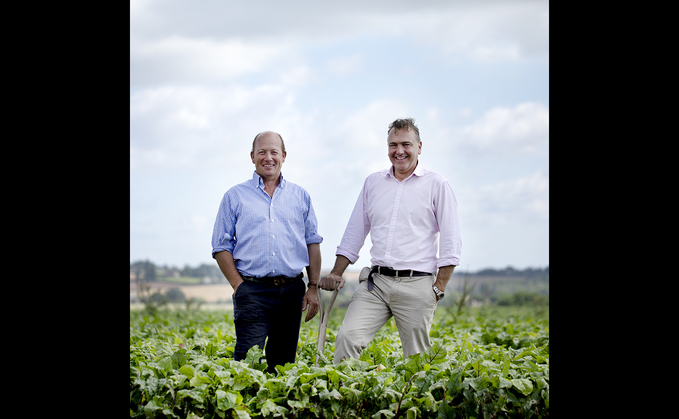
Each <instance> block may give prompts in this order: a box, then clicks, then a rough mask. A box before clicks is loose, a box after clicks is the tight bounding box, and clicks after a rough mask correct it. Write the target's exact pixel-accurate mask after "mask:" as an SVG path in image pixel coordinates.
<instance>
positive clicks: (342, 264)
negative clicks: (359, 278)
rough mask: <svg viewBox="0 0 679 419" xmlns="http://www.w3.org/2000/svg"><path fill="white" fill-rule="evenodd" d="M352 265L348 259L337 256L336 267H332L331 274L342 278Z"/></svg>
mask: <svg viewBox="0 0 679 419" xmlns="http://www.w3.org/2000/svg"><path fill="white" fill-rule="evenodd" d="M350 264H351V261H350V260H349V259H348V258H347V257H345V256H342V255H337V256H335V265H334V266H333V267H332V270H331V271H330V273H331V274H333V275H337V276H342V275H343V274H344V271H345V270H346V269H347V267H349V265H350Z"/></svg>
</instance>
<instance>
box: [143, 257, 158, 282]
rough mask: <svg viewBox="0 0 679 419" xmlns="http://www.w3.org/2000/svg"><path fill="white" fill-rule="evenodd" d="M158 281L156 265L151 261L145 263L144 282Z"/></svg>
mask: <svg viewBox="0 0 679 419" xmlns="http://www.w3.org/2000/svg"><path fill="white" fill-rule="evenodd" d="M155 280H156V265H154V264H153V262H150V261H149V260H146V261H145V262H144V281H146V282H152V281H155Z"/></svg>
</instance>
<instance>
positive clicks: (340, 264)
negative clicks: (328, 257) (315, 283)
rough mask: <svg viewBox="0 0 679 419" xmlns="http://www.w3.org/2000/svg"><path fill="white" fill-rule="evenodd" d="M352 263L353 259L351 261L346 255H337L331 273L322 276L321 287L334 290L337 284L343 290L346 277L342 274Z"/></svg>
mask: <svg viewBox="0 0 679 419" xmlns="http://www.w3.org/2000/svg"><path fill="white" fill-rule="evenodd" d="M350 264H351V261H349V259H347V257H346V256H342V255H337V256H336V257H335V265H334V266H333V267H332V270H331V271H330V273H329V274H328V275H326V276H324V277H323V278H321V281H320V287H321V289H324V290H326V291H334V290H335V286H337V287H338V289H340V290H341V289H342V288H343V287H344V278H342V274H344V271H345V270H346V269H347V267H348V266H349V265H350Z"/></svg>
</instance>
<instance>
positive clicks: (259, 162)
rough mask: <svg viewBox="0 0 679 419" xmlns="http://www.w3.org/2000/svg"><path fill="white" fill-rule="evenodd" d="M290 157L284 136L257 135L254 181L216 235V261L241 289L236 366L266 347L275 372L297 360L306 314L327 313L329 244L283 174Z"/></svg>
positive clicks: (222, 209) (230, 200)
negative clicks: (322, 281) (324, 276)
mask: <svg viewBox="0 0 679 419" xmlns="http://www.w3.org/2000/svg"><path fill="white" fill-rule="evenodd" d="M286 155H287V153H286V151H285V143H284V142H283V138H282V137H281V136H280V134H277V133H275V132H271V131H266V132H262V133H259V134H257V135H256V136H255V139H254V140H253V142H252V152H251V153H250V157H251V158H252V163H253V164H254V165H255V172H254V173H253V175H252V179H250V180H248V181H246V182H243V183H241V184H238V185H236V186H233V187H232V188H230V189H229V190H228V191H227V192H226V193H225V194H224V197H223V198H222V202H221V204H220V206H219V210H218V212H217V218H216V220H215V225H214V230H213V233H212V257H213V258H215V260H216V261H217V264H218V265H219V268H220V269H221V271H222V273H223V274H224V276H225V277H226V279H227V280H228V281H229V283H230V284H231V286H232V287H233V296H232V299H233V309H234V324H235V327H236V348H235V352H234V359H235V360H236V361H240V360H242V359H245V356H246V354H247V352H248V350H249V349H250V348H251V347H252V346H254V345H258V346H259V347H260V348H263V349H264V353H265V356H266V359H267V364H268V369H267V370H268V371H269V372H271V373H275V372H276V369H275V366H276V365H285V363H287V362H294V361H295V355H296V351H297V341H298V340H299V329H300V324H301V320H302V312H303V311H307V315H306V318H305V321H307V322H308V321H309V320H311V319H312V318H313V317H314V316H315V315H316V313H317V312H318V307H319V305H318V296H317V290H316V287H317V286H318V281H319V277H320V273H321V250H320V243H321V242H322V241H323V237H321V236H320V235H319V234H318V222H317V221H316V214H315V212H314V208H313V206H312V205H311V197H310V196H309V194H308V193H307V191H305V190H304V189H303V188H302V187H300V186H298V185H296V184H294V183H292V182H289V181H287V180H286V179H285V178H284V177H283V175H282V173H281V167H282V166H283V162H285V157H286ZM304 268H306V271H307V276H308V277H309V289H308V290H307V287H306V286H305V284H304V281H302V277H303V276H304V275H303V272H302V270H303V269H304ZM267 337H268V340H267V342H266V347H265V346H264V343H265V340H266V339H267Z"/></svg>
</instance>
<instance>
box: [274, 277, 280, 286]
mask: <svg viewBox="0 0 679 419" xmlns="http://www.w3.org/2000/svg"><path fill="white" fill-rule="evenodd" d="M281 282H282V281H281V279H280V278H278V277H277V278H274V279H273V283H274V285H280V284H281Z"/></svg>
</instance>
